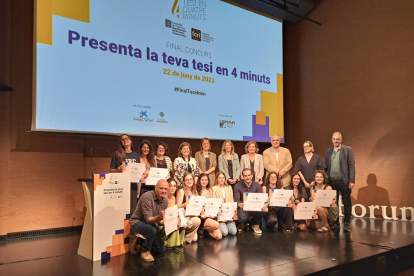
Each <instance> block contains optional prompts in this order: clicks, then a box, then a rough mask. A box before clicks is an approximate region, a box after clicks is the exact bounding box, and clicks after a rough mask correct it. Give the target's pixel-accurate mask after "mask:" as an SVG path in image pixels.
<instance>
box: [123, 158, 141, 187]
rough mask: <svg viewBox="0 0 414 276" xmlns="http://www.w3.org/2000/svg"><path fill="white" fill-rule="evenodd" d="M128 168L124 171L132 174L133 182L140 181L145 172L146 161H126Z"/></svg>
mask: <svg viewBox="0 0 414 276" xmlns="http://www.w3.org/2000/svg"><path fill="white" fill-rule="evenodd" d="M125 165H126V170H125V171H124V173H130V174H131V181H130V182H132V183H139V182H140V180H141V177H142V175H143V174H144V173H145V164H144V163H131V162H125Z"/></svg>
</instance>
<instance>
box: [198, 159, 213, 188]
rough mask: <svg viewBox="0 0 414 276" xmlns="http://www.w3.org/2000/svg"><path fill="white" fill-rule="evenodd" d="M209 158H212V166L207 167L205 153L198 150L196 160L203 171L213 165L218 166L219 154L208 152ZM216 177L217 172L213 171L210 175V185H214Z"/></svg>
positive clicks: (211, 166)
mask: <svg viewBox="0 0 414 276" xmlns="http://www.w3.org/2000/svg"><path fill="white" fill-rule="evenodd" d="M208 158H210V167H208V168H206V159H205V158H204V153H203V152H202V151H197V152H196V154H195V160H196V162H197V165H198V167H199V168H200V170H201V171H203V172H205V171H207V170H209V169H211V168H213V167H216V168H217V155H216V154H215V153H214V152H211V151H210V152H209V153H208ZM215 177H216V172H215V171H214V172H212V173H210V174H209V175H208V178H209V180H210V185H211V186H213V185H214V181H215Z"/></svg>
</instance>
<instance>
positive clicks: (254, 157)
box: [240, 141, 264, 184]
mask: <svg viewBox="0 0 414 276" xmlns="http://www.w3.org/2000/svg"><path fill="white" fill-rule="evenodd" d="M244 150H245V151H246V154H243V155H242V157H241V160H240V169H241V170H242V171H243V170H244V169H245V168H249V169H250V171H251V172H252V174H253V175H252V180H253V182H257V183H259V184H262V178H263V175H264V167H263V156H262V155H261V154H258V152H259V147H258V146H257V143H256V142H254V141H250V142H248V143H247V144H246V146H245V147H244Z"/></svg>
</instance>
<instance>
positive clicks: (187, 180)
mask: <svg viewBox="0 0 414 276" xmlns="http://www.w3.org/2000/svg"><path fill="white" fill-rule="evenodd" d="M184 182H193V180H192V179H185V180H184Z"/></svg>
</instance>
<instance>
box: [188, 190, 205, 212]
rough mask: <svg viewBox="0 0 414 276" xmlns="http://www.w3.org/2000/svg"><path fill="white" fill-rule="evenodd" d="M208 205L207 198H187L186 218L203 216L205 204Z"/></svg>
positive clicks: (190, 196)
mask: <svg viewBox="0 0 414 276" xmlns="http://www.w3.org/2000/svg"><path fill="white" fill-rule="evenodd" d="M205 203H206V197H205V196H194V195H189V196H187V208H186V209H185V215H186V216H201V211H203V208H204V204H205Z"/></svg>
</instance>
